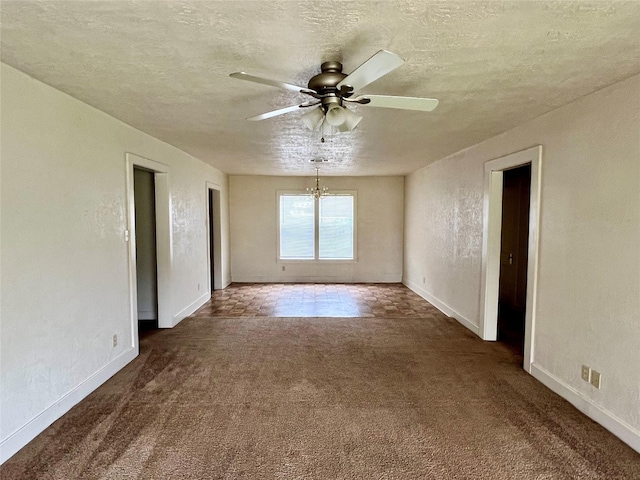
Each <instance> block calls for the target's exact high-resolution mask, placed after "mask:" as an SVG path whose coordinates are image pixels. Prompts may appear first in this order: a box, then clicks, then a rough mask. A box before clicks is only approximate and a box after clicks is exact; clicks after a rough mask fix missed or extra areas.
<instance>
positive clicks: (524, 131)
mask: <svg viewBox="0 0 640 480" xmlns="http://www.w3.org/2000/svg"><path fill="white" fill-rule="evenodd" d="M639 115H640V76H635V77H633V78H630V79H628V80H625V81H623V82H620V83H618V84H615V85H613V86H610V87H608V88H605V89H603V90H600V91H598V92H596V93H594V94H591V95H588V96H586V97H583V98H582V99H580V100H578V101H576V102H574V103H572V104H569V105H566V106H564V107H562V108H559V109H557V110H555V111H553V112H550V113H548V114H546V115H544V116H542V117H540V118H537V119H535V120H533V121H530V122H528V123H526V124H524V125H522V126H520V127H517V128H515V129H513V130H511V131H509V132H506V133H504V134H502V135H499V136H497V137H494V138H492V139H490V140H487V141H485V142H483V143H481V144H479V145H476V146H474V147H471V148H469V149H467V150H464V151H462V152H460V153H457V154H455V155H452V156H450V157H447V158H444V159H442V160H440V161H438V162H436V163H434V164H432V165H429V166H427V167H425V168H423V169H421V170H418V171H416V172H414V173H412V174H410V175H408V176H407V178H406V183H405V195H406V206H405V211H406V217H405V261H404V281H405V283H407V284H408V285H410V286H411V287H412V288H414V289H415V290H416V291H419V292H420V293H422V294H423V295H424V296H426V297H431V298H434V299H435V300H436V301H438V302H440V303H441V304H443V305H446V306H447V307H449V308H450V309H451V311H452V312H454V314H455V315H456V316H457V317H458V318H459V319H460V320H461V321H462V322H463V323H465V322H468V323H469V324H472V325H475V326H478V325H479V321H480V315H481V312H480V294H481V292H480V283H481V272H480V270H481V261H482V208H483V205H482V202H483V175H484V170H483V168H484V163H485V162H487V161H489V160H492V159H496V158H499V157H502V156H505V155H508V154H510V153H513V152H517V151H520V150H523V149H526V148H528V147H531V146H534V145H537V144H540V145H542V147H543V153H542V176H541V207H540V208H541V217H540V220H541V224H540V252H539V271H538V300H537V305H536V308H537V314H536V322H535V337H534V345H535V347H534V348H535V351H534V364H533V366H534V367H535V370H536V372H537V373H536V375H537V376H538V378H540V379H542V380H543V381H545V383H547V384H548V385H550V386H552V388H554V389H555V390H556V391H559V392H560V393H562V394H563V395H564V396H565V397H567V398H569V399H570V400H571V401H572V402H573V403H574V404H576V405H578V406H579V408H581V409H582V410H583V411H585V412H586V413H589V414H591V415H592V416H594V417H597V418H598V419H599V421H601V422H604V423H606V422H609V424H608V425H607V427H608V428H610V429H611V428H613V429H614V430H615V429H617V431H616V432H614V433H617V434H619V435H622V436H624V435H626V438H625V440H626V441H628V442H629V443H631V444H633V445H634V447H635V448H636V449H638V448H640V436H639V431H640V388H639V386H640V119H639ZM423 277H424V283H423ZM582 364H586V365H589V366H591V367H592V368H594V369H596V370H598V371H599V372H601V374H602V388H601V389H600V390H597V389H595V388H594V387H592V386H591V385H589V384H588V383H586V382H584V381H582V380H581V378H580V367H581V365H582ZM625 432H626V433H625ZM634 442H635V443H634Z"/></svg>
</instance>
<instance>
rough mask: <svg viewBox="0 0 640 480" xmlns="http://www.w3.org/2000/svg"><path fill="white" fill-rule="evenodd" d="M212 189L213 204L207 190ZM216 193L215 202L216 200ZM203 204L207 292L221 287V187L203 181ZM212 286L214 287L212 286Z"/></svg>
mask: <svg viewBox="0 0 640 480" xmlns="http://www.w3.org/2000/svg"><path fill="white" fill-rule="evenodd" d="M211 190H213V192H214V193H213V197H214V202H213V205H210V204H209V192H210V191H211ZM216 193H217V202H216V201H215V200H216ZM205 204H206V211H207V215H206V222H207V227H206V228H207V240H208V242H209V244H208V246H207V282H208V288H209V290H208V291H209V292H212V291H213V289H214V288H215V289H216V290H222V289H223V281H222V223H221V218H222V187H221V186H220V185H218V184H216V183H212V182H205ZM211 206H213V208H215V212H214V215H213V232H211V231H210V230H211V229H210V225H211V211H210V207H211ZM212 235H213V252H212V251H211V237H212ZM212 256H213V267H214V268H213V275H211V257H212ZM212 278H213V285H211V279H212ZM212 287H214V288H212Z"/></svg>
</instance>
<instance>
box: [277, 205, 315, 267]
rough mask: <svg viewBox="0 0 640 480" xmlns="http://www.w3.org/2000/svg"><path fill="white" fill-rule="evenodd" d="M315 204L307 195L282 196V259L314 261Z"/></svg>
mask: <svg viewBox="0 0 640 480" xmlns="http://www.w3.org/2000/svg"><path fill="white" fill-rule="evenodd" d="M313 217H314V203H313V198H311V197H309V196H307V195H281V196H280V258H282V259H288V260H295V259H304V260H309V259H310V260H313V258H314V256H315V246H314V232H313Z"/></svg>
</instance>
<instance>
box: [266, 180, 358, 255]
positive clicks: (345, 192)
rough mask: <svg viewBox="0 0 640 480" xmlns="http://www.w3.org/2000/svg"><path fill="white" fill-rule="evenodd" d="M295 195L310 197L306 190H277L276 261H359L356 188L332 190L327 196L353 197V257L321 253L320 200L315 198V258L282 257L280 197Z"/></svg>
mask: <svg viewBox="0 0 640 480" xmlns="http://www.w3.org/2000/svg"><path fill="white" fill-rule="evenodd" d="M283 195H285V196H286V195H295V196H300V197H308V196H309V194H308V193H307V192H306V191H305V190H277V191H276V237H277V238H276V263H306V264H322V265H329V264H346V263H356V262H357V261H358V192H357V191H356V190H332V191H330V192H329V193H328V194H327V195H326V196H327V197H330V196H351V197H352V198H353V258H345V259H340V258H327V259H321V258H319V255H320V200H319V199H318V200H316V199H314V206H313V236H314V258H309V259H305V258H280V197H282V196H283Z"/></svg>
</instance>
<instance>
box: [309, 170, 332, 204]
mask: <svg viewBox="0 0 640 480" xmlns="http://www.w3.org/2000/svg"><path fill="white" fill-rule="evenodd" d="M319 170H320V169H319V168H317V167H316V186H315V188H307V195H310V196H311V197H313V198H315V199H316V200H318V199H319V198H320V197H324V196H325V195H329V188H327V187H326V186H325V187H322V188H320V179H319V178H318V171H319Z"/></svg>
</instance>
